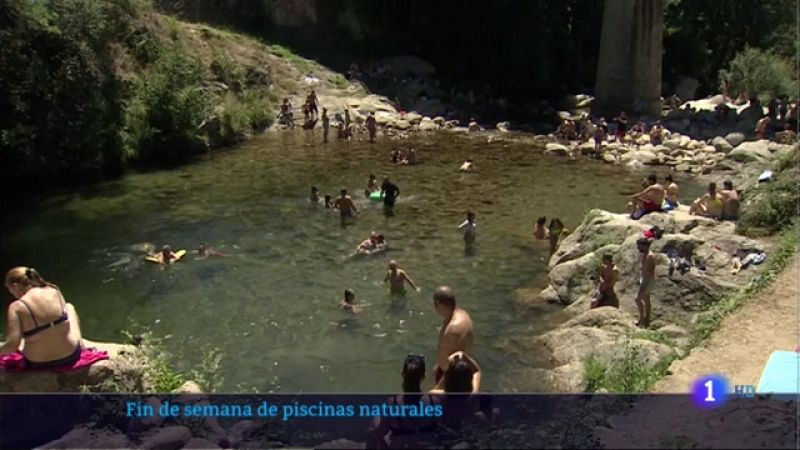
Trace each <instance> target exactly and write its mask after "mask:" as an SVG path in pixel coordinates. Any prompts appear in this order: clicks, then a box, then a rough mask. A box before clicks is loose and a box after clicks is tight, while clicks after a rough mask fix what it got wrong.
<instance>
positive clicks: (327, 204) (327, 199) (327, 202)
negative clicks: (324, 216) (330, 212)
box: [325, 194, 333, 209]
mask: <svg viewBox="0 0 800 450" xmlns="http://www.w3.org/2000/svg"><path fill="white" fill-rule="evenodd" d="M332 206H333V205H332V204H331V194H325V207H326V208H329V209H330V208H331V207H332Z"/></svg>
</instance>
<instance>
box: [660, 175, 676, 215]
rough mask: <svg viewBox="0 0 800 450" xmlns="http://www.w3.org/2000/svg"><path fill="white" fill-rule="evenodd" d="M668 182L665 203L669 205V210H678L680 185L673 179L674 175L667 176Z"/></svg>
mask: <svg viewBox="0 0 800 450" xmlns="http://www.w3.org/2000/svg"><path fill="white" fill-rule="evenodd" d="M665 180H666V181H667V194H666V195H665V196H664V202H665V203H666V204H667V206H668V207H669V209H677V208H678V205H679V203H678V183H676V182H675V180H674V179H673V178H672V174H671V173H670V174H667V177H666V178H665Z"/></svg>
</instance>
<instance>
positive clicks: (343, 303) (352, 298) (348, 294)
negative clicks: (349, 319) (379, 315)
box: [338, 289, 361, 314]
mask: <svg viewBox="0 0 800 450" xmlns="http://www.w3.org/2000/svg"><path fill="white" fill-rule="evenodd" d="M338 306H339V309H341V310H343V311H347V312H349V313H351V314H358V313H360V312H361V307H359V306H358V305H356V293H355V292H354V291H353V290H352V289H345V290H344V298H343V299H341V300H339V305H338Z"/></svg>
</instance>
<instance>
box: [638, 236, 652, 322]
mask: <svg viewBox="0 0 800 450" xmlns="http://www.w3.org/2000/svg"><path fill="white" fill-rule="evenodd" d="M650 242H651V241H650V239H646V238H641V239H639V240H638V241H636V248H637V249H638V250H639V253H640V255H641V257H640V259H639V261H640V263H641V271H640V275H641V278H640V279H639V291H638V292H637V293H636V308H637V309H638V310H639V321H638V322H636V326H639V327H643V328H647V327H648V326H649V325H650V293H651V292H652V291H653V285H654V284H655V282H656V256H655V255H653V254H652V253H650Z"/></svg>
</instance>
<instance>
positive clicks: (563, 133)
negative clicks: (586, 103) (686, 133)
mask: <svg viewBox="0 0 800 450" xmlns="http://www.w3.org/2000/svg"><path fill="white" fill-rule="evenodd" d="M612 122H613V123H614V125H615V126H614V127H613V134H611V130H612V129H611V127H610V126H609V124H608V122H607V121H606V119H605V117H601V118H599V119H598V120H597V122H596V123H595V122H593V121H592V120H591V118H590V117H589V115H588V114H586V113H584V114H582V115H581V116H580V117H578V119H577V120H575V119H573V118H570V117H565V118H563V119H561V123H560V124H559V125H558V127H557V128H556V130H555V132H554V135H555V137H556V139H558V140H560V141H578V144H582V143H584V142H588V141H589V140H590V139H593V140H594V144H595V148H594V151H595V155H600V154H601V145H602V143H603V142H606V141H608V140H609V137H611V139H613V140H614V141H615V142H620V143H622V142H625V141H626V138H628V137H629V138H630V139H631V140H634V141H635V140H636V139H638V138H639V137H640V136H643V135H645V134H646V135H649V136H650V142H651V143H652V144H653V145H659V144H661V143H663V141H664V126H663V125H661V121H660V120H657V121H656V122H655V123H654V124H653V125H652V126H651V127H649V128H648V126H647V124H646V123H645V122H644V121H642V120H639V121H637V122H636V123H634V124H633V125H630V124H629V122H628V116H627V115H626V113H625V111H622V112H621V113H620V114H619V115H618V116H617V117H615V118H614V119H613V121H612Z"/></svg>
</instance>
